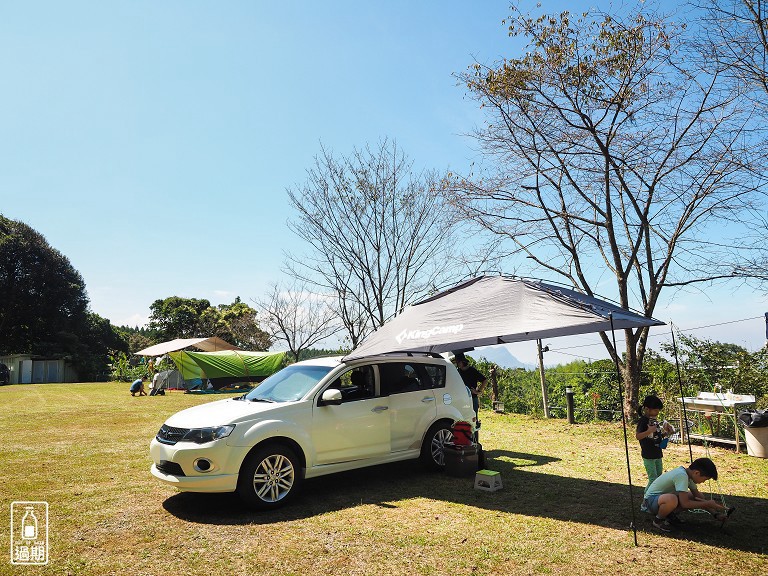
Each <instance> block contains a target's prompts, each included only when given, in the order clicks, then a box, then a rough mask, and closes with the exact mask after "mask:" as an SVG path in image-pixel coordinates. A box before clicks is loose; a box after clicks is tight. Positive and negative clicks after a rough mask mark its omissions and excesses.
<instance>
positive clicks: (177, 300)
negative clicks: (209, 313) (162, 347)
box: [149, 296, 211, 340]
mask: <svg viewBox="0 0 768 576" xmlns="http://www.w3.org/2000/svg"><path fill="white" fill-rule="evenodd" d="M210 307H211V303H210V302H209V301H208V300H204V299H197V298H181V297H179V296H170V297H168V298H164V299H162V300H155V301H154V302H153V303H152V305H151V306H150V307H149V310H150V316H149V328H150V329H151V330H153V331H154V332H155V333H156V334H157V337H158V338H159V339H160V340H173V339H174V338H196V337H202V336H210V335H211V334H205V323H203V321H202V320H201V318H202V317H203V313H204V312H205V311H206V310H208V309H209V308H210Z"/></svg>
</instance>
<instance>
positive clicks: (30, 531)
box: [21, 506, 37, 540]
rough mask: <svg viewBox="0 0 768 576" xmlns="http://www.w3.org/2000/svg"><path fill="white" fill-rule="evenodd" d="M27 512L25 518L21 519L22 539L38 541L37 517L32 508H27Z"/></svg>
mask: <svg viewBox="0 0 768 576" xmlns="http://www.w3.org/2000/svg"><path fill="white" fill-rule="evenodd" d="M25 510H26V512H24V517H23V518H22V519H21V539H22V540H37V516H35V513H34V511H33V508H32V506H25Z"/></svg>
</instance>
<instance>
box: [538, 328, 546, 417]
mask: <svg viewBox="0 0 768 576" xmlns="http://www.w3.org/2000/svg"><path fill="white" fill-rule="evenodd" d="M536 346H537V347H538V349H539V378H540V379H541V399H542V402H543V403H544V418H549V397H548V395H547V381H546V380H545V379H544V352H547V351H548V350H549V346H547V347H546V348H545V349H542V347H541V340H536Z"/></svg>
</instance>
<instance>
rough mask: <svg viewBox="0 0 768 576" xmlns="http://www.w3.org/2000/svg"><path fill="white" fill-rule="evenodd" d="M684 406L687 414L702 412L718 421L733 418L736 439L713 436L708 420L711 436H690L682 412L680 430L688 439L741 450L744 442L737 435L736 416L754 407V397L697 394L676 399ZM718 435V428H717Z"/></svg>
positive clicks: (726, 394)
mask: <svg viewBox="0 0 768 576" xmlns="http://www.w3.org/2000/svg"><path fill="white" fill-rule="evenodd" d="M678 401H681V402H682V403H683V404H684V405H685V409H686V411H688V412H703V413H704V414H706V415H709V416H710V417H711V416H713V415H716V416H717V417H718V419H719V418H720V416H722V415H726V416H727V417H728V418H733V426H734V430H735V433H736V438H735V439H733V438H725V437H722V436H717V435H715V430H714V428H713V426H712V421H711V419H710V430H711V431H712V434H690V432H689V431H688V426H685V425H684V424H685V422H684V418H683V412H682V411H681V413H680V430H681V431H682V430H685V432H686V433H687V434H688V437H689V438H692V439H694V438H695V439H698V440H707V441H709V442H718V443H724V444H735V445H736V452H739V451H740V449H741V444H743V443H744V440H742V439H741V434H740V433H739V423H738V414H739V411H740V410H743V409H744V408H748V407H749V406H754V404H755V397H754V396H752V395H750V394H731V393H721V392H699V393H698V395H697V396H687V397H685V398H678ZM718 433H719V427H718Z"/></svg>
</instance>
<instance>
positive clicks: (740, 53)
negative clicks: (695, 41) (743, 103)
mask: <svg viewBox="0 0 768 576" xmlns="http://www.w3.org/2000/svg"><path fill="white" fill-rule="evenodd" d="M703 2H704V3H703V4H702V2H701V1H699V2H696V1H695V2H694V4H696V5H697V7H698V8H699V9H703V10H705V18H704V22H705V31H706V32H707V34H706V36H705V37H704V40H703V42H705V43H706V44H705V46H704V47H705V49H706V50H708V51H710V52H711V53H712V56H713V60H714V61H715V62H716V63H717V64H719V65H720V66H721V67H722V68H723V69H724V70H727V73H728V74H729V75H730V76H731V77H732V78H733V79H735V80H737V81H738V82H740V83H741V84H742V86H743V88H744V89H745V94H747V96H750V95H751V96H753V97H754V103H755V105H756V106H757V107H759V108H761V109H762V110H763V111H768V99H766V96H768V4H766V3H765V2H764V1H763V0H703Z"/></svg>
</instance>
